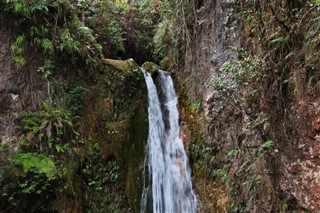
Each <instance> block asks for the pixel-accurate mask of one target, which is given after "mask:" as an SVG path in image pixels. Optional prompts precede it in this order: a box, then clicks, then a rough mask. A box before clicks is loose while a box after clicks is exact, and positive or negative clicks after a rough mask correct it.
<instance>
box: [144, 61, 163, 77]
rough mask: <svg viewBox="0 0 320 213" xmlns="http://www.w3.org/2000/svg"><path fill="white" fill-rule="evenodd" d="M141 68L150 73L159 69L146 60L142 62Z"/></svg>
mask: <svg viewBox="0 0 320 213" xmlns="http://www.w3.org/2000/svg"><path fill="white" fill-rule="evenodd" d="M142 68H143V69H145V70H146V71H147V72H149V73H150V74H153V73H154V72H156V71H158V70H160V66H159V65H157V64H155V63H153V62H150V61H146V62H144V63H143V64H142Z"/></svg>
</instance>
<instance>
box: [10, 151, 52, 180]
mask: <svg viewBox="0 0 320 213" xmlns="http://www.w3.org/2000/svg"><path fill="white" fill-rule="evenodd" d="M13 163H14V164H16V165H21V166H22V168H23V171H24V172H25V173H28V172H30V171H36V172H38V173H44V174H45V175H46V176H47V178H53V177H54V176H55V175H56V167H55V165H54V162H53V161H52V160H51V159H50V158H48V157H46V156H44V155H41V154H36V153H20V154H16V155H15V156H14V158H13Z"/></svg>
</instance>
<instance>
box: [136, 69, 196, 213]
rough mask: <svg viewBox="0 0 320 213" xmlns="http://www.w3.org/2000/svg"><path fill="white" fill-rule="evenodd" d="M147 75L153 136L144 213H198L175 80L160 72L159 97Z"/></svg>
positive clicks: (149, 115) (146, 174)
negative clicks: (181, 135) (181, 134)
mask: <svg viewBox="0 0 320 213" xmlns="http://www.w3.org/2000/svg"><path fill="white" fill-rule="evenodd" d="M143 73H144V76H145V81H146V84H147V89H148V103H149V107H148V119H149V136H148V142H147V151H146V158H145V166H144V168H145V169H147V171H144V177H145V181H144V189H143V193H142V197H141V211H140V213H146V212H153V213H196V212H197V198H196V195H195V193H194V192H193V189H192V182H191V174H190V169H189V166H188V157H187V155H186V152H185V150H184V147H183V143H182V140H181V139H180V137H179V132H180V127H179V113H178V109H177V103H178V100H177V97H176V95H175V90H174V86H173V82H172V79H171V77H170V75H168V74H167V73H165V72H163V71H159V76H158V77H157V78H158V79H159V83H160V91H159V96H158V93H157V89H156V86H155V84H154V82H153V79H152V77H151V75H150V74H149V73H147V72H146V71H144V70H143ZM159 99H160V100H161V102H160V101H159ZM150 186H151V188H150Z"/></svg>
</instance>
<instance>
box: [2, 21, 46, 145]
mask: <svg viewBox="0 0 320 213" xmlns="http://www.w3.org/2000/svg"><path fill="white" fill-rule="evenodd" d="M0 35H1V36H0V64H1V67H0V139H1V143H2V144H4V143H7V142H11V141H13V142H17V141H16V139H17V136H18V135H17V132H18V131H19V130H17V129H16V128H15V126H14V125H15V124H14V121H15V116H14V114H13V113H17V112H19V111H21V110H26V111H32V110H35V109H36V108H37V107H38V106H39V105H40V104H41V102H42V101H43V100H45V99H46V98H47V97H49V96H48V87H47V81H46V80H45V79H44V78H43V76H42V75H41V74H40V73H38V72H37V68H38V66H39V65H40V64H41V61H39V58H38V57H37V55H36V54H35V52H34V51H33V50H32V49H31V48H30V47H29V48H26V50H25V51H26V52H25V53H26V56H27V57H26V58H27V60H28V64H27V65H26V66H24V67H23V68H21V69H18V68H17V67H16V66H15V64H14V62H13V60H12V54H11V49H10V47H11V45H12V44H13V42H14V41H15V40H14V39H15V35H16V33H15V31H14V30H9V29H8V28H7V27H4V26H1V27H0Z"/></svg>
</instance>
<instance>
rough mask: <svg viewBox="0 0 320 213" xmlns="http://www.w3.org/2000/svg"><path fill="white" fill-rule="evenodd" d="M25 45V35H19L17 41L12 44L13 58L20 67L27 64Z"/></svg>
mask: <svg viewBox="0 0 320 213" xmlns="http://www.w3.org/2000/svg"><path fill="white" fill-rule="evenodd" d="M24 46H25V36H24V35H23V34H22V35H19V36H18V37H17V39H16V41H15V42H14V43H13V44H12V45H11V51H12V55H13V60H14V62H15V64H16V66H17V67H18V68H20V67H22V66H23V65H25V64H26V60H25V58H24V57H23V53H24Z"/></svg>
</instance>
